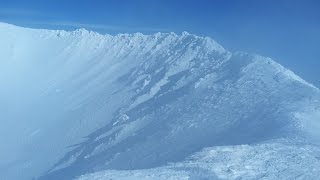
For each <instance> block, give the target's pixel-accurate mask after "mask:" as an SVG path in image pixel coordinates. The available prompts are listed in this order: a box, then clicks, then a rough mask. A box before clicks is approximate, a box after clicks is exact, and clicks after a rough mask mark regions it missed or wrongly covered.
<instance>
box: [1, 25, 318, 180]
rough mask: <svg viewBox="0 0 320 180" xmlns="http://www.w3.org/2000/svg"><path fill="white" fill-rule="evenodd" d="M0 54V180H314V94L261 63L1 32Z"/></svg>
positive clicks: (201, 49)
mask: <svg viewBox="0 0 320 180" xmlns="http://www.w3.org/2000/svg"><path fill="white" fill-rule="evenodd" d="M0 49H1V53H0V87H1V88H0V114H1V119H0V124H1V126H0V176H1V177H2V178H1V179H4V180H7V179H8V180H11V179H13V180H15V179H33V178H34V179H45V180H47V179H49V180H50V179H74V178H80V179H109V178H113V179H134V178H136V179H154V178H157V179H161V178H162V179H192V178H194V179H201V178H202V179H237V178H239V177H242V178H244V179H258V178H259V179H260V178H265V179H277V178H281V179H286V178H287V179H295V178H296V179H298V178H301V179H315V178H317V177H319V175H320V150H319V145H318V144H319V141H320V133H319V132H320V131H319V130H320V91H319V89H318V88H316V87H314V86H313V85H311V84H309V83H308V82H306V81H304V80H303V79H301V78H300V77H298V76H297V75H295V74H294V73H293V72H291V71H290V70H288V69H286V68H284V67H282V66H281V65H280V64H278V63H276V62H275V61H273V60H272V59H270V58H265V57H261V56H259V55H254V54H248V53H244V52H229V51H227V50H225V49H224V48H223V47H222V46H221V45H219V44H218V43H217V42H215V41H214V40H213V39H211V38H208V37H199V36H195V35H191V34H188V33H186V32H184V33H182V34H181V35H177V34H175V33H156V34H153V35H143V34H140V33H136V34H118V35H115V36H112V35H101V34H98V33H95V32H91V31H87V30H85V29H79V30H76V31H72V32H68V31H61V30H41V29H29V28H22V27H17V26H14V25H9V24H5V23H0ZM89 173H93V174H89Z"/></svg>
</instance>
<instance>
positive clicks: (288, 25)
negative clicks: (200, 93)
mask: <svg viewBox="0 0 320 180" xmlns="http://www.w3.org/2000/svg"><path fill="white" fill-rule="evenodd" d="M0 21H4V22H8V23H13V24H16V25H23V26H29V27H42V28H59V29H74V28H78V27H85V28H87V29H92V30H96V31H99V32H100V33H111V34H115V33H118V32H137V31H140V32H143V33H153V32H157V31H163V32H168V31H173V32H177V33H179V32H181V31H188V32H190V33H194V34H198V35H205V36H210V37H212V38H213V39H215V40H216V41H218V42H219V43H220V44H222V45H223V46H224V47H225V48H227V49H229V50H242V51H248V52H253V53H258V54H261V55H263V56H269V57H271V58H273V59H275V60H276V61H278V62H280V63H281V64H283V65H284V66H286V67H288V68H290V69H292V70H293V71H294V72H296V73H297V74H298V75H300V76H301V77H302V78H304V79H306V80H308V81H309V82H311V83H313V84H315V85H316V86H318V87H320V45H319V44H320V0H193V1H191V0H20V1H18V0H0Z"/></svg>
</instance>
